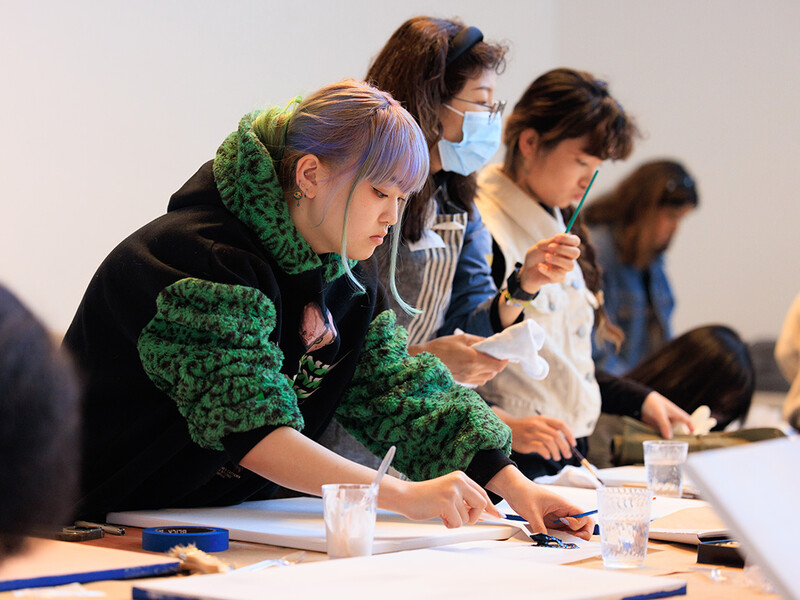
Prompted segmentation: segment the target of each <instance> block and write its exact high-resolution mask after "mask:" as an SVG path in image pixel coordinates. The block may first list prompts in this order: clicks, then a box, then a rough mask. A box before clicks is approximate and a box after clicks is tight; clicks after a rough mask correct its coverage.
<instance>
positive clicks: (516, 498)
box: [486, 465, 594, 540]
mask: <svg viewBox="0 0 800 600" xmlns="http://www.w3.org/2000/svg"><path fill="white" fill-rule="evenodd" d="M486 489H488V490H489V491H491V492H494V493H495V494H499V495H500V496H502V497H503V498H505V499H506V501H508V503H509V504H510V505H511V508H513V509H514V510H515V511H516V512H517V514H519V515H520V516H521V517H523V518H524V519H526V520H527V521H528V523H529V524H530V529H531V532H533V533H547V528H548V527H549V528H550V529H560V530H562V531H569V532H570V533H572V534H573V535H575V536H577V537H579V538H581V539H584V540H588V539H589V538H590V537H591V536H592V531H593V530H594V521H593V520H592V519H591V518H589V517H581V518H579V519H575V518H572V517H568V515H577V514H580V513H582V512H583V510H581V509H580V508H579V507H577V506H575V505H574V504H571V503H570V502H567V501H566V500H565V499H564V498H562V497H561V496H559V495H557V494H554V493H553V492H551V491H549V490H547V489H546V487H545V486H540V485H537V484H535V483H533V482H532V481H531V480H530V479H528V478H527V477H525V475H523V474H522V473H521V472H520V471H519V469H517V468H516V467H514V466H510V465H509V466H507V467H505V468H503V469H501V470H500V471H499V472H498V473H497V475H495V476H494V477H492V479H490V480H489V483H488V484H487V485H486ZM561 517H568V518H565V519H564V520H565V521H566V522H567V523H566V524H563V523H558V524H555V523H554V522H555V521H556V520H557V519H559V518H561ZM545 524H547V525H545Z"/></svg>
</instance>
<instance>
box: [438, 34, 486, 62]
mask: <svg viewBox="0 0 800 600" xmlns="http://www.w3.org/2000/svg"><path fill="white" fill-rule="evenodd" d="M481 41H483V34H482V33H481V30H480V29H478V28H477V27H464V29H462V30H461V31H459V32H458V33H457V34H456V35H455V37H453V40H452V41H451V42H450V49H449V50H448V51H447V61H446V62H445V66H446V67H447V66H450V63H452V62H453V61H454V60H456V59H457V58H458V57H459V56H461V55H462V54H464V52H466V51H467V50H469V49H470V48H472V47H473V46H474V45H475V44H477V43H478V42H481Z"/></svg>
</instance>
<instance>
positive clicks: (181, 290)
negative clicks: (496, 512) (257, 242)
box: [138, 279, 303, 450]
mask: <svg viewBox="0 0 800 600" xmlns="http://www.w3.org/2000/svg"><path fill="white" fill-rule="evenodd" d="M274 328H275V307H274V305H273V304H272V302H271V301H270V299H269V298H267V297H266V296H265V295H264V294H263V293H261V292H260V291H259V290H257V289H254V288H250V287H245V286H239V285H224V284H220V283H212V282H209V281H203V280H200V279H182V280H180V281H178V282H176V283H173V284H172V285H170V286H168V287H166V288H164V290H163V291H162V292H161V293H160V294H159V296H158V299H157V301H156V315H155V316H154V317H153V320H152V321H150V323H148V324H147V326H146V327H145V328H144V330H143V331H142V333H141V335H140V336H139V341H138V350H139V357H140V358H141V361H142V365H143V366H144V370H145V371H146V372H147V375H148V376H149V377H150V379H151V380H152V381H153V383H155V385H156V386H158V388H159V389H160V390H162V391H163V392H165V393H166V394H167V395H168V396H170V397H171V398H172V399H173V400H174V401H175V403H176V404H177V405H178V410H179V411H180V413H181V415H183V417H184V418H185V419H186V421H187V423H188V425H189V433H190V435H191V437H192V440H194V441H195V442H196V443H197V444H198V445H200V446H202V447H203V448H210V449H213V450H222V449H223V445H222V442H221V440H222V438H224V437H225V435H227V434H229V433H233V432H243V431H250V430H253V429H256V428H258V427H262V426H264V425H276V426H283V425H286V426H289V427H293V428H295V429H298V430H301V429H302V428H303V417H302V415H301V414H300V410H299V408H298V406H297V397H296V396H295V393H294V391H293V390H292V383H291V381H290V380H289V379H288V378H287V377H286V376H285V375H283V374H282V373H280V366H281V363H282V361H283V353H282V352H281V350H280V349H279V348H278V346H277V345H275V344H274V343H273V342H271V341H269V334H270V332H271V331H272V330H273V329H274Z"/></svg>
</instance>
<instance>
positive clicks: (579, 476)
mask: <svg viewBox="0 0 800 600" xmlns="http://www.w3.org/2000/svg"><path fill="white" fill-rule="evenodd" d="M592 466H594V465H592ZM595 470H597V468H596V467H595ZM533 481H534V482H535V483H543V484H547V485H564V486H567V487H577V488H599V487H600V482H599V481H597V478H596V477H595V476H594V475H592V474H591V473H590V472H589V469H587V468H586V467H584V466H583V465H581V466H580V467H576V466H573V465H567V466H566V467H564V468H563V469H561V470H560V471H559V472H558V473H556V474H555V475H541V476H539V477H537V478H536V479H534V480H533Z"/></svg>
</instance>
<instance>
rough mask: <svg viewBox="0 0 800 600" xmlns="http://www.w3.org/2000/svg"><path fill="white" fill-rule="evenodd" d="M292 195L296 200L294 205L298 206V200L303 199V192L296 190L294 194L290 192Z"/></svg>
mask: <svg viewBox="0 0 800 600" xmlns="http://www.w3.org/2000/svg"><path fill="white" fill-rule="evenodd" d="M292 197H293V198H294V199H295V200H296V201H297V205H296V206H300V200H302V199H303V192H301V191H300V190H297V191H296V192H295V193H294V194H292Z"/></svg>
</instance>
